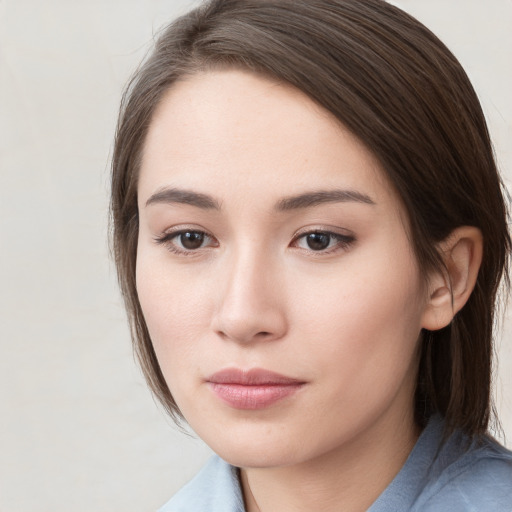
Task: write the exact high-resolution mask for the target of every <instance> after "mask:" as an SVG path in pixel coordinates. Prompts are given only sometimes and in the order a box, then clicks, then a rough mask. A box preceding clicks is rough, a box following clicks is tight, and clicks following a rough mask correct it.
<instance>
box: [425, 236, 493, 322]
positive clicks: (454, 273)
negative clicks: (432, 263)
mask: <svg viewBox="0 0 512 512" xmlns="http://www.w3.org/2000/svg"><path fill="white" fill-rule="evenodd" d="M439 252H440V254H441V256H442V259H443V262H444V266H445V268H444V269H440V270H439V271H438V272H436V273H434V274H433V275H431V276H430V279H429V291H428V294H429V295H428V303H427V306H426V308H425V311H424V314H423V322H422V327H423V328H424V329H428V330H430V331H435V330H438V329H442V328H443V327H446V326H447V325H449V324H450V322H451V321H452V319H453V317H454V316H455V314H456V313H457V312H458V311H460V310H461V309H462V307H463V306H464V304H466V302H467V300H468V299H469V296H470V295H471V293H472V292H473V288H474V287H475V283H476V279H477V276H478V271H479V269H480V264H481V263H482V253H483V237H482V233H481V231H480V230H479V229H478V228H476V227H473V226H461V227H459V228H457V229H455V230H454V231H453V232H452V233H451V234H450V235H449V236H448V237H447V238H446V239H445V240H443V242H441V243H440V245H439Z"/></svg>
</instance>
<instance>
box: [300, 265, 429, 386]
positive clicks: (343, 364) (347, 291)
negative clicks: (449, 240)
mask: <svg viewBox="0 0 512 512" xmlns="http://www.w3.org/2000/svg"><path fill="white" fill-rule="evenodd" d="M386 263H388V262H387V261H386V258H384V259H383V261H382V262H381V263H379V264H376V263H375V261H374V260H373V258H372V259H371V260H368V261H365V260H364V258H360V259H358V261H357V268H356V266H355V265H354V267H352V266H351V265H348V264H347V266H346V268H345V269H342V270H340V272H339V273H333V274H332V276H331V278H330V280H329V281H328V282H324V283H323V287H322V288H318V287H314V286H313V285H314V283H313V282H309V283H308V282H306V283H305V286H304V287H303V288H301V289H298V288H297V289H294V290H293V293H292V296H294V297H301V299H300V300H298V301H296V302H295V310H294V317H295V318H296V319H297V334H298V335H299V336H300V338H301V339H303V343H304V345H305V346H308V349H307V354H308V357H314V358H317V359H321V360H322V363H323V365H324V370H325V368H328V369H329V371H327V372H326V374H329V375H332V376H333V382H334V379H337V380H338V382H342V381H343V382H342V385H343V386H346V387H354V389H355V390H357V387H358V386H363V387H364V386H367V385H374V383H375V382H376V381H380V382H381V383H382V384H384V383H385V382H386V381H389V382H391V381H394V380H395V379H400V378H402V377H403V375H404V373H405V372H407V371H408V370H409V369H410V366H411V364H414V363H415V359H414V354H415V350H416V345H417V339H418V336H419V333H420V331H421V316H422V301H421V286H420V279H419V273H418V271H417V269H416V267H415V264H414V260H412V259H408V258H407V259H403V260H402V261H395V262H394V263H393V265H392V266H391V265H387V264H386ZM302 282H303V283H304V280H302ZM306 291H307V293H306ZM320 366H321V365H319V367H320Z"/></svg>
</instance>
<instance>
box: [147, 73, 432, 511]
mask: <svg viewBox="0 0 512 512" xmlns="http://www.w3.org/2000/svg"><path fill="white" fill-rule="evenodd" d="M169 189H172V190H181V191H183V190H186V191H191V192H194V193H201V194H207V195H208V196H209V197H210V198H211V201H212V202H213V203H214V204H215V205H216V206H218V207H219V208H218V209H217V208H212V207H208V208H206V207H205V206H207V204H206V203H202V204H198V203H197V197H196V198H194V201H192V202H195V204H190V203H191V200H190V199H191V197H192V196H190V194H189V195H187V194H183V193H181V195H179V194H178V195H176V194H175V195H174V197H170V195H169V194H167V195H166V193H165V192H164V193H162V191H166V190H169ZM333 190H337V191H339V190H343V191H349V192H350V193H351V194H352V196H350V194H349V197H344V200H337V201H329V202H322V203H320V204H315V205H309V206H307V207H302V208H291V209H282V208H281V209H279V208H276V205H277V206H279V204H281V206H282V201H283V198H288V197H290V196H297V195H300V194H304V193H309V192H312V191H314V192H317V191H324V192H332V191H333ZM138 194H139V215H140V229H139V241H138V255H137V290H138V294H139V299H140V303H141V306H142V310H143V313H144V317H145V319H146V322H147V326H148V329H149V332H150V335H151V339H152V341H153V344H154V348H155V351H156V354H157V357H158V360H159V363H160V366H161V368H162V371H163V374H164V377H165V379H166V381H167V383H168V385H169V388H170V390H171V392H172V394H173V396H174V398H175V400H176V402H177V404H178V406H179V408H180V410H181V411H182V413H183V415H184V417H185V418H186V420H187V421H188V422H189V423H190V425H191V426H192V428H193V429H194V430H195V431H196V432H197V434H198V435H199V436H200V437H201V438H202V439H203V440H204V441H205V442H206V443H207V444H208V445H209V446H210V447H211V448H212V449H213V450H214V451H215V452H216V453H218V454H219V455H220V456H221V457H222V458H224V459H225V460H227V461H228V462H230V463H231V464H233V465H236V466H239V467H241V468H242V472H241V474H242V478H241V480H242V484H243V490H244V495H245V500H246V507H247V510H248V511H249V512H252V511H253V510H261V511H271V510H280V511H282V512H286V511H288V510H290V511H291V510H293V511H301V510H323V511H330V510H340V506H341V505H342V506H343V510H348V511H351V510H353V511H356V510H366V508H368V507H369V506H370V505H371V503H372V502H373V501H374V500H375V499H376V498H377V497H378V495H379V494H380V493H381V492H382V491H383V490H384V489H385V487H386V486H387V485H388V484H389V482H390V481H391V480H392V479H393V477H394V476H395V475H396V473H397V472H398V471H399V469H400V468H401V466H402V465H403V463H404V462H405V459H406V458H407V456H408V454H409V453H410V450H411V449H412V447H413V445H414V443H415V441H416V439H417V437H418V435H419V431H418V428H417V427H416V425H415V423H414V420H413V396H414V388H415V380H416V375H417V366H418V358H417V348H418V340H419V337H420V331H421V329H422V327H424V326H425V325H426V324H427V323H429V322H432V321H433V320H432V318H433V317H432V311H431V309H432V305H431V295H432V294H431V293H429V292H428V290H426V286H425V279H424V276H422V274H421V272H420V270H419V268H418V265H417V262H416V259H415V256H414V254H413V251H412V249H411V245H410V242H409V238H408V225H407V219H406V216H405V214H404V212H403V209H402V206H401V203H400V201H399V199H398V198H397V196H396V194H395V192H394V191H393V189H392V188H391V186H390V185H389V183H388V182H387V179H386V178H385V176H384V174H383V171H382V169H381V168H380V166H379V163H378V161H377V160H376V159H375V158H374V156H373V155H372V153H371V152H370V151H369V150H368V149H367V148H365V147H364V146H363V145H362V143H360V142H359V140H358V139H356V138H355V137H354V136H353V135H351V134H350V132H348V130H347V129H346V128H344V126H342V125H341V124H340V123H339V122H338V121H337V120H336V119H334V118H333V117H332V116H331V115H330V114H329V113H328V112H326V111H324V110H323V109H321V108H320V107H318V106H317V105H316V104H315V103H314V102H313V101H312V100H310V99H309V98H308V97H306V96H305V95H304V94H303V93H301V92H300V91H298V90H296V89H294V88H292V87H290V86H287V85H283V84H278V83H275V82H271V81H269V80H268V79H266V78H263V77H259V76H256V75H253V74H250V73H248V72H243V71H236V70H225V71H215V72H208V73H201V74H196V75H193V76H191V77H189V78H187V79H186V80H183V81H180V82H179V83H177V84H175V85H174V86H173V87H172V88H171V89H170V90H169V91H168V92H167V93H166V95H165V96H164V98H163V100H162V102H161V104H160V105H159V107H158V109H157V111H156V113H155V115H154V118H153V120H152V123H151V126H150V130H149V134H148V137H147V140H146V145H145V150H144V155H143V159H142V166H141V173H140V178H139V187H138ZM351 197H352V198H351ZM354 197H357V198H359V199H361V197H363V198H365V200H364V201H361V200H355V199H354ZM366 199H369V200H370V201H366ZM280 202H281V203H280ZM209 206H212V205H209ZM295 206H297V205H295ZM177 230H178V231H179V230H188V231H189V232H204V233H206V234H207V235H206V236H204V239H203V243H202V245H201V246H200V247H199V248H197V249H193V250H187V249H184V247H183V245H180V244H182V241H183V238H181V237H180V236H179V235H176V231H177ZM311 232H332V233H335V234H337V235H341V236H342V238H341V239H337V238H335V237H334V236H332V237H331V238H330V241H329V246H328V248H327V249H325V250H312V249H311V248H310V246H308V244H307V239H306V238H305V236H304V234H305V233H311ZM176 251H178V252H176ZM438 296H439V294H437V295H436V297H438ZM434 319H435V318H434ZM429 327H431V325H430V324H429ZM233 367H237V368H240V369H243V370H248V369H251V368H264V369H267V370H271V371H274V372H278V373H280V374H283V375H286V376H288V377H292V378H295V379H298V380H300V381H301V382H303V383H304V384H303V385H302V386H301V388H300V389H299V390H298V391H297V392H296V393H294V394H292V395H291V396H289V397H286V398H284V399H283V400H280V401H278V402H277V403H274V404H272V405H270V406H269V407H265V408H263V409H259V410H240V409H236V408H233V407H231V406H230V405H228V404H226V403H224V402H223V401H222V400H220V399H219V398H218V396H216V395H215V393H213V392H212V389H211V387H210V386H209V385H208V383H207V382H206V379H207V378H208V376H210V375H211V374H213V373H214V372H217V371H219V370H222V369H224V368H233Z"/></svg>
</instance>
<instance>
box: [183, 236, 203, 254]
mask: <svg viewBox="0 0 512 512" xmlns="http://www.w3.org/2000/svg"><path fill="white" fill-rule="evenodd" d="M204 239H205V235H204V233H201V232H200V231H185V232H184V233H181V234H180V235H179V236H178V240H179V243H180V245H181V246H182V247H183V248H184V249H187V250H189V251H193V250H194V249H199V248H200V247H201V246H202V245H203V243H204Z"/></svg>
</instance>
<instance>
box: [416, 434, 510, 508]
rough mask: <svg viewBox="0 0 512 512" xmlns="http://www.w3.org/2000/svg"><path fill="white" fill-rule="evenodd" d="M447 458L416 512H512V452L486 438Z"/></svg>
mask: <svg viewBox="0 0 512 512" xmlns="http://www.w3.org/2000/svg"><path fill="white" fill-rule="evenodd" d="M439 457H440V458H441V459H442V458H443V454H442V452H441V453H440V456H439ZM447 458H448V461H446V462H448V463H447V464H446V465H444V464H443V466H444V467H443V468H442V471H440V472H438V473H437V474H435V476H434V477H432V478H430V479H429V481H428V483H427V485H426V487H425V489H424V491H423V493H422V496H421V497H420V499H419V500H418V502H417V507H415V510H421V511H425V512H430V511H432V512H433V511H443V510H458V511H461V512H462V511H463V512H477V511H482V510H485V511H487V512H504V511H505V512H506V511H508V512H512V452H510V451H508V450H507V449H506V448H504V447H503V446H501V445H499V444H498V443H496V442H495V441H493V440H491V439H488V438H485V439H483V440H482V441H481V442H480V443H478V444H473V445H472V446H471V447H470V448H469V449H468V450H467V451H464V452H463V453H460V454H459V455H458V457H456V458H453V459H451V460H450V457H449V456H448V457H447Z"/></svg>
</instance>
